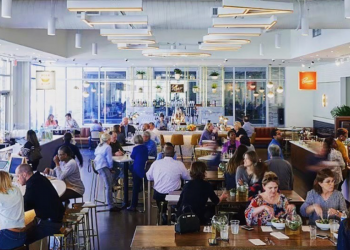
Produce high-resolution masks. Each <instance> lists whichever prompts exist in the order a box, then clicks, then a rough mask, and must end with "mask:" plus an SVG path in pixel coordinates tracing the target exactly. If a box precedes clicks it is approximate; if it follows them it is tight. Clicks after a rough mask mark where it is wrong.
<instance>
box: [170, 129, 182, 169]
mask: <svg viewBox="0 0 350 250" xmlns="http://www.w3.org/2000/svg"><path fill="white" fill-rule="evenodd" d="M170 142H171V143H172V144H173V145H174V147H175V146H179V148H180V155H181V160H182V162H183V161H184V158H183V155H182V148H181V145H185V144H184V136H183V135H176V134H175V135H172V136H171V139H170Z"/></svg>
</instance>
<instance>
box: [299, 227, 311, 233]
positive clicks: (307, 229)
mask: <svg viewBox="0 0 350 250" xmlns="http://www.w3.org/2000/svg"><path fill="white" fill-rule="evenodd" d="M301 230H303V232H310V227H309V226H302V227H301Z"/></svg>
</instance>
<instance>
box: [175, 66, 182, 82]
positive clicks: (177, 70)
mask: <svg viewBox="0 0 350 250" xmlns="http://www.w3.org/2000/svg"><path fill="white" fill-rule="evenodd" d="M174 73H175V80H179V79H180V76H181V74H182V71H181V69H174Z"/></svg>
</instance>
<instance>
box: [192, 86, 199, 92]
mask: <svg viewBox="0 0 350 250" xmlns="http://www.w3.org/2000/svg"><path fill="white" fill-rule="evenodd" d="M192 91H193V93H198V91H199V87H198V86H197V85H195V86H193V87H192Z"/></svg>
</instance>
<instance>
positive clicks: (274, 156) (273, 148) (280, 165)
mask: <svg viewBox="0 0 350 250" xmlns="http://www.w3.org/2000/svg"><path fill="white" fill-rule="evenodd" d="M267 151H268V152H269V155H270V160H268V161H266V164H267V166H268V169H269V171H272V172H274V173H276V175H277V177H278V179H279V189H280V190H293V182H294V177H293V168H292V165H290V163H289V162H288V161H286V160H283V159H282V158H281V157H280V151H281V149H280V147H279V146H277V145H275V144H272V145H270V147H269V148H268V149H267Z"/></svg>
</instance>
